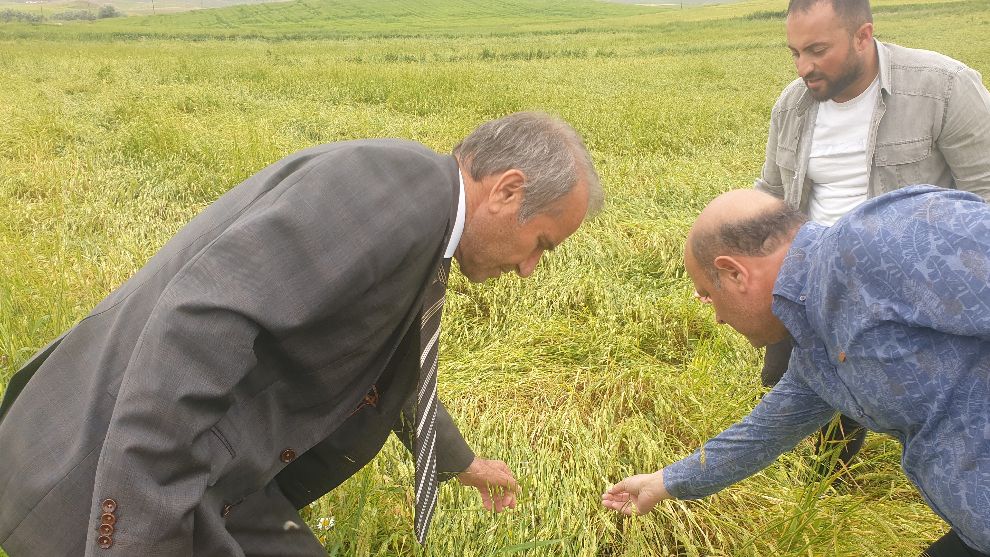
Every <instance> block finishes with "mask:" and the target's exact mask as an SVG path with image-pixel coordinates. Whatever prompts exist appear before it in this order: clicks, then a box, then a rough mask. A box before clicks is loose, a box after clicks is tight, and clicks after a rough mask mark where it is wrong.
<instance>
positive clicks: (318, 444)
mask: <svg viewBox="0 0 990 557" xmlns="http://www.w3.org/2000/svg"><path fill="white" fill-rule="evenodd" d="M457 187H458V175H457V166H456V163H455V161H454V159H453V158H452V157H450V156H441V155H437V154H436V153H433V152H432V151H430V150H428V149H427V148H425V147H423V146H422V145H419V144H416V143H411V142H405V141H398V140H368V141H354V142H344V143H335V144H330V145H323V146H319V147H314V148H312V149H308V150H305V151H302V152H300V153H297V154H294V155H292V156H290V157H288V158H286V159H283V160H281V161H279V162H277V163H275V164H273V165H271V166H269V167H267V168H265V169H264V170H262V171H261V172H259V173H258V174H256V175H255V176H252V177H251V178H249V179H248V180H246V181H245V182H244V183H242V184H240V185H238V186H237V187H235V188H234V189H232V190H231V191H230V192H228V193H227V194H225V195H224V196H222V197H221V198H220V199H218V200H217V201H216V202H215V203H213V204H212V205H210V206H209V207H208V208H207V209H206V210H205V211H203V212H202V213H201V214H200V215H199V216H197V217H196V218H195V219H193V220H192V221H191V222H190V223H189V224H188V225H186V226H185V227H184V228H183V229H182V230H180V231H179V233H178V234H177V235H176V236H175V237H174V238H173V239H172V240H171V241H169V242H168V244H166V245H165V247H163V248H162V249H161V251H159V252H158V253H157V254H156V255H155V256H154V257H153V258H152V259H151V260H150V261H149V262H148V264H147V265H145V267H143V268H142V269H141V270H140V271H138V273H137V274H135V275H134V277H132V278H131V279H130V280H128V281H127V282H125V283H124V284H123V285H122V286H121V287H120V288H118V289H117V290H116V291H114V292H113V293H111V294H110V295H109V296H108V297H107V298H106V299H105V300H103V301H102V302H101V303H100V304H99V305H98V306H97V307H96V308H95V309H94V310H93V312H92V313H90V314H89V315H88V316H87V317H86V318H84V319H83V320H82V321H81V322H80V323H79V324H77V325H76V326H75V327H73V328H72V329H71V330H69V331H68V332H67V333H66V334H65V335H64V336H63V337H62V338H61V339H60V340H59V341H58V342H57V343H55V345H53V346H49V347H46V349H45V350H43V351H42V352H41V353H39V355H38V356H37V357H36V358H35V359H33V360H32V361H31V362H29V364H28V365H26V366H25V368H24V370H23V371H22V372H19V374H18V375H17V376H15V377H14V378H13V379H12V381H11V383H10V387H9V389H8V393H7V396H6V397H5V400H4V404H3V409H2V410H0V420H2V421H0V447H2V450H0V546H2V547H4V548H5V549H6V550H7V551H8V552H9V553H10V554H11V555H12V557H19V556H20V555H45V556H57V555H82V554H85V555H142V556H152V555H162V556H176V555H192V554H194V553H195V552H196V551H197V550H202V549H203V548H210V549H209V551H210V553H218V554H230V555H236V554H238V553H240V548H238V547H237V546H236V543H235V542H234V541H233V539H232V538H230V536H229V534H227V532H226V530H225V528H224V518H223V516H222V513H223V509H224V508H225V507H226V506H228V505H230V504H234V503H236V502H237V501H240V500H241V499H243V498H244V497H246V496H247V495H248V494H250V493H253V492H255V491H257V490H259V489H261V488H263V487H264V486H265V485H266V484H268V483H269V482H271V481H272V480H273V479H276V477H277V476H278V481H279V482H280V484H281V485H283V486H288V487H287V488H286V491H287V492H289V497H290V499H292V500H293V501H294V502H296V503H297V505H301V504H305V502H308V501H306V499H307V498H315V497H318V496H319V495H322V493H323V492H325V490H326V489H330V488H332V487H333V486H335V485H336V483H339V481H341V480H342V479H343V478H345V477H346V476H347V475H349V474H351V473H353V471H354V470H356V468H355V469H353V470H343V471H342V470H339V469H336V470H335V469H327V468H326V467H328V466H330V467H333V466H334V462H337V461H336V460H335V459H334V458H333V455H334V452H335V451H339V450H341V447H342V448H343V449H344V450H353V449H355V447H356V448H358V449H360V450H361V451H364V452H363V453H362V458H363V459H364V461H366V460H367V459H369V458H370V457H371V455H373V454H374V453H375V452H377V450H378V449H379V448H380V447H381V443H382V442H383V441H384V438H385V436H387V429H386V430H385V431H384V434H382V433H381V426H382V424H384V425H385V426H388V427H393V426H396V422H397V419H398V409H399V408H400V407H401V406H402V404H403V403H404V402H405V401H406V400H408V399H409V395H410V394H411V392H412V391H413V390H414V387H415V384H416V377H417V375H418V373H419V366H418V357H415V355H413V357H411V358H410V354H409V350H408V347H409V346H412V345H413V344H418V327H417V326H416V325H415V323H416V322H417V319H416V318H417V316H418V315H419V313H420V311H421V305H422V299H421V298H422V292H423V288H424V286H425V284H426V281H427V280H428V277H429V276H430V275H431V274H432V272H433V271H434V270H435V269H436V266H437V265H438V264H439V261H440V258H441V256H442V251H443V249H444V246H445V244H446V239H447V238H448V237H449V234H450V228H451V227H452V225H453V220H454V219H453V214H454V211H455V210H456V203H457V196H456V192H457V189H456V188H457ZM413 337H415V338H413ZM414 341H415V342H414ZM397 352H398V355H396V353H397ZM413 352H416V350H413ZM386 371H387V372H386ZM383 374H384V375H383ZM376 382H381V383H382V384H383V386H384V387H385V389H384V393H383V394H382V405H381V407H380V408H376V409H375V412H377V413H378V414H379V416H378V417H377V418H374V419H373V420H372V422H374V423H375V424H377V425H376V427H377V429H376V431H378V433H376V434H375V435H373V436H370V437H373V438H374V439H369V440H368V441H363V442H362V441H359V442H355V441H354V438H355V437H360V431H361V425H362V423H368V422H360V421H355V416H358V417H360V415H355V414H354V409H355V408H356V407H358V405H359V403H360V401H361V400H362V398H363V397H364V395H365V394H366V393H367V392H368V391H369V389H370V387H371V386H372V385H374V384H376ZM444 418H447V420H446V422H445V427H444V432H443V434H441V435H440V437H439V441H438V442H439V443H442V446H441V448H439V449H438V451H439V453H440V454H438V468H439V469H440V470H447V471H450V472H456V471H459V470H461V469H463V468H464V467H465V466H466V465H467V464H468V463H469V462H470V459H471V458H472V457H473V455H472V454H471V452H470V450H469V449H467V447H466V445H465V444H464V442H463V439H461V438H460V435H459V434H458V433H457V431H456V428H454V426H453V424H452V423H451V422H450V421H449V416H447V415H446V413H445V412H441V415H440V416H439V417H438V419H441V420H442V419H444ZM345 423H347V424H348V425H346V426H345V427H344V428H341V424H345ZM335 432H336V435H335ZM341 432H345V433H346V435H341ZM311 449H313V450H312V451H311ZM443 449H446V450H445V451H444V450H443ZM313 455H316V457H315V458H314V457H313ZM297 457H298V458H297ZM348 460H351V459H348ZM293 462H300V463H304V464H305V465H304V466H300V465H299V464H297V465H296V467H294V468H293V469H289V470H287V471H286V472H285V473H284V474H282V472H283V470H285V469H286V468H287V466H288V465H289V464H290V463H293ZM361 464H363V462H362V463H361ZM321 467H322V468H321ZM358 467H359V466H358ZM324 476H326V477H331V478H334V479H333V480H332V481H326V480H325V479H320V478H323V477H324ZM108 499H111V500H113V504H112V505H109V506H108V505H105V504H104V502H105V501H106V500H108ZM108 508H109V509H111V512H109V513H108V512H107V510H108ZM108 514H109V515H110V516H111V518H107V517H106V516H105V515H108ZM106 523H110V526H112V528H111V529H110V530H112V532H111V539H112V545H111V546H110V548H109V549H101V548H100V547H99V541H98V540H99V537H100V535H101V534H100V532H99V531H98V528H100V527H101V524H106ZM106 531H107V529H106V528H104V532H106Z"/></svg>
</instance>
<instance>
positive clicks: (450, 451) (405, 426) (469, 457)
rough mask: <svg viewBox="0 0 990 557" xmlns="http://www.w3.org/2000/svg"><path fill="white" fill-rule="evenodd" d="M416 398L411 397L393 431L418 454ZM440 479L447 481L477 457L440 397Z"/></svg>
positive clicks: (438, 444) (438, 426)
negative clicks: (416, 448) (416, 444)
mask: <svg viewBox="0 0 990 557" xmlns="http://www.w3.org/2000/svg"><path fill="white" fill-rule="evenodd" d="M413 402H414V400H413V399H410V401H409V404H407V405H406V406H405V407H404V408H403V409H402V416H401V417H400V418H399V421H398V422H397V423H396V424H395V427H394V428H393V431H395V435H396V436H397V437H398V438H399V440H401V441H402V444H403V445H405V446H406V448H407V449H409V452H410V453H413V454H415V443H416V436H415V434H414V431H415V428H416V426H415V424H416V412H415V410H414V408H413V404H412V403H413ZM436 428H437V480H438V481H441V482H445V481H447V480H450V479H453V478H454V477H455V476H457V475H458V474H460V473H461V472H463V471H464V470H466V469H467V467H468V466H470V465H471V462H472V461H473V460H474V456H475V455H474V451H472V450H471V447H469V446H468V444H467V442H466V441H464V437H463V436H462V435H461V432H460V431H459V430H458V429H457V425H456V424H455V423H454V419H453V418H452V417H451V416H450V413H449V412H447V408H446V407H445V406H444V405H443V402H440V401H439V400H438V401H437V421H436Z"/></svg>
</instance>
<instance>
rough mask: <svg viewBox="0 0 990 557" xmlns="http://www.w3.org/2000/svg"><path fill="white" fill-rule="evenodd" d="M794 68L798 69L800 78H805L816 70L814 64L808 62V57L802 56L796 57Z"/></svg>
mask: <svg viewBox="0 0 990 557" xmlns="http://www.w3.org/2000/svg"><path fill="white" fill-rule="evenodd" d="M794 67H795V68H796V69H797V74H798V77H801V78H803V77H805V76H807V75H808V74H810V73H811V70H813V69H814V64H812V63H811V62H809V61H808V57H807V56H801V55H800V54H799V55H797V56H795V57H794Z"/></svg>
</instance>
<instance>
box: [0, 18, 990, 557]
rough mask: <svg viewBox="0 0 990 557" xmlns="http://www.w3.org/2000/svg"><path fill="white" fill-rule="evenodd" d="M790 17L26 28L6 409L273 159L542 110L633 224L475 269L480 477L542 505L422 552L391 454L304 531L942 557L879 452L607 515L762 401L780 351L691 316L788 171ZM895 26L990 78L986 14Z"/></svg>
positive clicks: (19, 37)
mask: <svg viewBox="0 0 990 557" xmlns="http://www.w3.org/2000/svg"><path fill="white" fill-rule="evenodd" d="M781 9H782V3H781V2H779V1H776V0H774V1H770V0H754V1H747V2H740V3H734V4H728V5H722V6H707V7H698V8H687V7H686V8H685V9H683V10H680V9H676V10H674V9H669V8H658V7H652V8H651V7H637V6H623V5H611V4H598V3H593V2H587V1H575V2H563V1H556V0H536V1H534V2H532V3H528V2H522V1H521V0H520V1H513V2H505V3H491V2H487V3H480V2H473V1H468V0H446V1H441V0H429V2H426V3H423V2H417V3H413V2H408V1H405V2H394V3H380V4H379V3H370V4H369V3H366V2H357V1H356V0H327V1H326V2H317V1H316V0H300V1H296V2H289V3H284V4H272V5H256V6H241V7H233V8H226V9H222V10H203V11H197V12H192V13H187V14H176V15H169V16H158V17H154V18H136V17H135V18H123V19H117V20H113V21H99V22H91V23H90V22H80V23H74V24H66V25H62V26H52V25H33V26H32V25H24V24H6V25H0V74H2V75H3V76H4V78H3V80H0V98H2V99H3V102H0V121H2V122H4V123H5V124H4V125H3V126H0V385H2V384H5V383H6V381H7V380H8V379H9V376H10V374H11V373H13V372H14V371H15V370H16V369H17V367H18V366H19V364H20V363H21V362H23V361H24V360H25V359H27V358H28V357H29V356H30V355H31V354H32V353H33V352H34V351H35V350H36V349H37V348H39V347H40V346H42V345H44V344H45V343H46V342H47V341H48V340H50V339H51V338H53V337H54V336H56V335H57V334H59V333H60V332H61V331H63V330H64V329H66V328H68V327H70V326H71V325H72V324H73V323H74V322H76V321H77V320H78V319H80V318H81V317H82V316H84V315H85V314H86V313H87V312H88V311H89V310H90V309H91V308H92V307H93V306H94V305H95V304H96V303H97V302H98V301H99V300H100V299H102V298H103V297H104V296H105V295H106V294H107V293H108V292H109V291H110V290H111V289H113V288H114V287H115V286H116V285H118V284H120V283H121V282H122V281H123V280H125V279H126V278H127V277H128V276H130V275H131V274H133V273H134V272H135V271H136V270H137V269H138V268H140V266H141V265H142V264H143V263H144V262H145V261H146V260H147V259H148V258H149V257H150V256H151V255H152V254H153V253H154V252H155V251H156V250H157V248H158V247H159V246H161V245H162V244H163V243H164V242H165V241H166V239H167V238H169V237H170V236H171V235H172V234H173V233H174V232H175V231H176V230H177V229H178V228H179V227H181V226H182V224H183V223H185V222H186V221H188V220H189V219H190V218H191V217H192V216H193V215H195V214H196V213H197V212H199V211H200V210H202V208H203V207H205V206H206V205H207V204H209V203H210V202H211V201H212V200H213V199H215V198H216V197H217V196H219V195H220V194H221V193H222V192H224V191H226V190H227V189H228V188H230V187H231V186H233V185H235V184H236V183H238V182H239V181H241V180H242V179H244V178H245V177H247V176H249V175H250V174H252V173H253V172H255V171H256V170H258V169H260V168H261V167H263V166H264V165H266V164H268V163H269V162H272V161H274V160H276V159H278V158H280V157H282V156H283V155H285V154H287V153H289V152H292V151H294V150H296V149H300V148H303V147H306V146H309V145H312V144H315V143H320V142H327V141H337V140H342V139H350V138H359V137H388V136H395V137H405V138H410V139H415V140H418V141H420V142H422V143H424V144H426V145H429V146H430V147H432V148H434V149H436V150H438V151H447V150H449V149H450V148H451V147H452V146H453V145H454V144H455V143H456V142H457V141H458V140H459V139H460V138H461V137H463V136H464V135H465V134H466V133H468V132H469V131H470V130H471V129H472V128H473V127H474V126H475V125H477V124H478V123H480V122H482V121H485V120H487V119H490V118H492V117H496V116H500V115H502V114H505V113H508V112H511V111H515V110H520V109H527V108H539V109H544V110H548V111H551V112H555V113H557V114H559V115H561V116H562V117H564V118H565V119H567V120H569V121H570V122H572V123H573V124H574V125H575V127H577V129H578V130H580V131H581V133H582V134H583V135H584V136H585V138H586V140H587V143H588V145H589V147H590V148H591V150H592V152H593V155H594V158H595V161H596V164H597V165H598V168H599V171H600V173H601V175H602V178H603V181H604V185H605V188H606V190H607V194H608V202H607V209H606V211H605V212H604V213H603V214H602V215H601V216H600V217H599V218H598V219H597V220H595V221H593V222H591V223H589V224H588V225H586V226H584V227H583V228H582V230H580V231H579V232H578V233H577V234H576V235H575V236H574V238H573V239H571V240H570V241H568V242H567V243H565V244H564V246H562V247H561V248H560V249H558V250H556V251H555V252H554V253H553V255H552V256H551V257H549V258H548V259H547V260H546V261H545V262H544V264H543V265H542V266H541V268H540V270H538V271H537V273H536V275H535V276H534V277H532V278H531V279H530V280H527V281H521V280H518V279H513V278H504V279H501V280H499V281H496V282H494V283H491V284H487V285H481V286H476V285H471V284H468V283H467V282H466V281H465V280H464V279H463V277H460V276H459V275H457V274H456V273H455V275H454V279H453V282H452V285H451V289H450V292H449V296H448V305H447V309H446V310H445V317H444V330H445V333H444V337H443V341H442V352H441V354H442V356H441V365H442V372H441V385H440V388H441V395H442V397H443V398H444V399H445V400H446V401H448V407H449V408H450V410H451V412H452V413H453V414H454V415H455V418H456V419H457V420H458V423H459V424H460V425H461V427H462V430H463V431H464V432H465V434H466V436H467V437H468V439H469V441H470V442H471V443H472V445H473V446H474V447H475V449H476V450H477V451H478V453H479V454H482V455H488V456H492V457H496V458H501V459H503V460H505V461H506V462H508V463H509V465H510V466H511V467H512V468H513V470H514V471H515V472H516V475H517V477H518V478H519V480H520V482H521V484H522V486H523V492H522V495H521V499H520V506H519V508H518V509H516V510H515V511H513V512H510V513H506V514H502V515H491V514H489V513H486V512H485V511H484V510H483V509H482V508H481V506H480V501H479V499H478V497H477V495H476V494H474V493H471V492H468V491H465V490H462V489H459V488H457V487H455V486H444V487H443V488H442V493H441V500H440V504H439V508H438V512H437V516H436V520H435V526H434V527H433V530H432V533H431V540H432V542H431V546H430V549H429V550H428V551H426V552H423V551H421V550H420V549H418V547H417V546H416V544H415V541H414V539H413V536H412V534H411V530H412V527H411V513H412V510H411V509H412V505H411V504H410V497H411V489H410V484H411V482H412V466H411V462H410V459H409V458H408V456H407V455H405V454H404V450H403V449H401V448H400V447H399V445H398V444H397V443H395V442H390V443H389V444H388V445H387V446H386V448H385V450H384V451H383V453H382V454H381V455H380V456H379V457H378V458H377V459H376V460H375V461H374V462H373V463H372V464H371V465H369V466H368V467H367V468H366V469H364V470H363V471H362V472H360V473H359V474H358V475H356V476H355V477H354V478H352V479H351V480H349V481H348V482H347V483H346V484H345V485H344V486H342V487H341V488H340V489H338V490H336V491H334V492H333V493H331V494H330V495H328V496H327V497H324V498H323V499H321V500H320V501H318V502H317V503H314V505H312V506H311V507H310V508H309V509H307V510H306V511H305V515H306V517H307V519H308V520H309V522H310V523H311V524H312V525H313V526H314V527H316V528H317V531H318V534H319V535H320V536H321V539H322V540H323V541H324V543H325V545H326V547H327V549H328V553H329V554H334V555H359V556H366V555H423V554H427V555H438V556H440V555H460V554H464V555H493V556H494V555H537V556H542V555H546V556H550V555H568V556H571V555H573V556H590V555H602V556H637V555H677V556H694V555H733V556H748V555H752V556H760V555H781V556H798V555H876V556H895V555H914V554H918V553H920V551H921V549H922V548H923V547H925V546H926V545H927V543H929V542H930V541H931V540H933V539H935V538H936V537H938V536H939V535H940V534H941V533H942V532H944V531H945V529H946V527H945V525H944V524H943V523H942V522H941V520H940V519H938V518H937V517H936V516H935V515H934V514H933V513H932V512H931V511H930V510H929V509H928V508H927V507H926V506H925V504H924V503H923V502H922V501H921V499H920V497H919V496H918V494H917V493H916V491H915V490H914V488H913V487H912V486H911V485H910V484H909V482H908V481H907V480H906V479H905V478H904V476H903V474H901V472H900V471H899V466H898V460H899V456H900V448H899V446H898V445H897V443H896V442H894V441H893V440H891V439H888V438H886V437H883V436H878V435H871V436H870V437H869V438H868V440H867V445H866V448H865V449H864V451H863V453H862V458H861V459H860V464H859V468H858V470H857V471H856V473H855V475H854V478H855V479H854V481H853V483H852V484H851V485H846V486H833V485H828V484H827V483H822V482H814V481H811V480H810V478H811V477H812V476H811V469H812V467H813V462H812V457H811V452H812V451H811V448H810V444H808V443H805V444H802V445H800V446H799V447H798V448H797V449H796V450H795V451H794V452H792V453H788V454H786V455H784V456H783V457H782V458H781V459H780V460H779V461H778V462H777V463H776V464H774V465H773V466H771V467H770V468H768V469H766V470H765V471H764V472H762V473H761V474H758V475H757V476H754V477H753V478H751V479H749V480H746V481H744V482H742V483H740V484H738V485H737V486H734V487H732V488H729V489H727V490H725V491H723V492H721V493H720V494H718V495H716V496H713V497H710V498H707V499H704V500H701V501H696V502H666V503H664V504H662V505H661V507H660V508H659V509H658V511H657V512H655V513H654V514H652V515H649V516H645V517H638V518H635V519H632V520H621V519H619V518H617V517H616V516H615V515H613V514H612V513H611V512H607V511H606V510H604V509H603V508H601V507H600V504H599V496H600V494H601V492H602V491H603V490H604V489H605V487H606V486H607V485H608V484H610V483H612V482H614V481H617V480H618V479H621V478H622V477H624V476H626V475H628V474H631V473H636V472H645V471H652V470H655V469H657V468H659V467H662V466H663V465H665V464H667V463H669V462H671V461H673V460H675V459H677V458H680V457H682V456H684V455H686V454H688V453H689V452H690V451H691V450H693V449H694V448H696V447H697V446H699V445H700V444H701V443H702V442H703V441H704V440H705V439H707V438H709V437H710V436H712V435H714V434H716V433H717V432H719V431H720V430H721V429H722V428H724V427H725V426H727V425H729V424H731V423H733V422H734V421H735V420H736V419H738V418H739V417H741V416H742V415H744V414H745V413H746V412H747V411H748V410H749V409H750V408H751V407H752V406H753V405H754V404H755V402H756V401H757V399H758V397H759V395H760V389H759V387H758V371H757V370H758V366H759V363H760V355H759V354H758V353H757V352H756V351H754V350H752V349H751V348H749V347H748V345H746V343H745V342H744V341H743V340H742V339H741V338H740V337H739V336H737V335H736V334H735V333H733V332H732V331H730V330H727V329H724V328H719V327H716V326H715V324H714V323H713V319H712V315H711V312H710V311H709V310H708V309H706V308H703V307H700V306H698V305H696V304H695V303H694V302H693V301H692V299H691V296H690V293H691V287H690V285H689V281H688V280H687V279H686V278H685V276H684V271H683V268H682V265H681V250H682V242H683V238H684V234H685V232H686V230H687V227H688V226H689V224H690V221H691V219H692V218H693V216H694V215H695V214H696V213H697V212H698V211H699V210H700V209H701V207H702V206H703V205H704V204H705V203H706V202H707V201H708V200H709V199H711V197H713V196H714V195H716V194H718V193H719V192H722V191H725V190H727V189H731V188H739V187H747V186H748V185H749V184H750V183H751V182H752V179H753V178H754V177H755V176H756V175H757V173H758V172H759V168H760V166H761V165H762V161H763V147H764V142H765V140H766V129H767V123H768V118H769V111H770V107H771V106H772V104H773V101H774V99H775V98H776V96H777V94H778V93H779V91H780V90H781V88H782V87H783V86H784V85H785V84H786V83H787V82H788V81H790V80H791V79H792V77H793V67H792V66H791V62H790V57H789V54H788V52H787V50H786V48H785V46H784V38H783V22H782V19H781V18H780V15H779V14H780V10H781ZM875 11H876V14H877V29H878V33H879V35H880V37H881V38H882V39H884V40H890V41H892V42H897V43H901V44H904V45H907V46H915V47H921V48H931V49H936V50H939V51H941V52H944V53H946V54H949V55H951V56H954V57H956V58H958V59H961V60H963V61H965V62H967V63H968V64H970V65H972V66H973V67H975V68H977V69H979V70H981V71H982V72H983V73H984V75H986V74H987V73H988V72H990V65H988V62H987V61H988V60H990V43H987V42H986V41H985V40H984V38H985V37H986V36H987V34H988V31H990V6H988V5H987V4H986V3H985V2H976V1H972V0H970V1H959V2H951V1H950V2H930V3H917V2H913V3H907V2H900V1H891V0H878V1H877V2H875ZM330 14H336V16H337V17H330ZM0 504H2V494H0ZM330 518H333V522H332V524H333V526H332V527H328V528H319V525H324V526H326V525H328V524H330V521H329V520H321V519H330Z"/></svg>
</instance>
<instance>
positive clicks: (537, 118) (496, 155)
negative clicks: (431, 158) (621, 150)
mask: <svg viewBox="0 0 990 557" xmlns="http://www.w3.org/2000/svg"><path fill="white" fill-rule="evenodd" d="M454 156H455V157H457V159H458V160H459V161H460V162H461V164H462V165H464V166H465V167H466V170H467V171H468V174H470V175H471V178H473V179H474V180H481V179H482V178H485V177H487V176H491V175H492V174H497V173H500V172H505V171H507V170H512V169H517V170H519V171H521V172H522V173H523V174H524V175H525V176H526V185H525V188H526V190H525V193H524V195H523V200H522V205H521V206H520V208H519V221H520V222H525V221H527V220H529V219H530V218H532V217H534V216H536V215H538V214H540V213H541V212H544V211H546V210H547V209H548V208H549V207H550V205H552V204H553V203H554V202H555V201H557V200H558V199H560V198H562V197H564V196H566V195H567V194H568V193H570V191H571V190H572V189H574V186H575V185H577V183H578V182H579V181H581V180H582V179H583V180H584V182H585V183H587V185H588V213H587V216H592V215H594V214H595V213H597V212H598V211H600V210H601V207H602V204H603V203H604V200H605V194H604V193H603V192H602V185H601V181H600V180H599V178H598V173H597V172H596V171H595V166H594V164H593V163H592V162H591V155H589V154H588V149H587V148H586V147H585V146H584V142H583V141H581V136H580V135H578V133H577V132H576V131H575V130H574V128H572V127H571V126H570V125H569V124H567V122H564V121H563V120H561V119H559V118H555V117H553V116H550V115H549V114H545V113H543V112H516V113H514V114H509V115H508V116H504V117H502V118H499V119H498V120H492V121H490V122H486V123H484V124H482V125H480V126H478V128H477V129H475V130H474V131H473V132H471V135H469V136H467V137H466V138H464V140H463V141H461V142H460V143H459V144H458V145H457V146H456V147H454Z"/></svg>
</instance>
